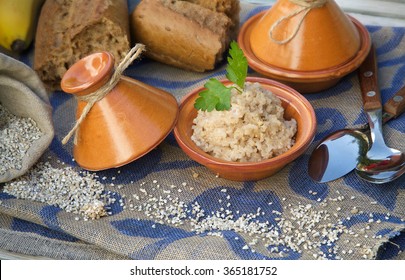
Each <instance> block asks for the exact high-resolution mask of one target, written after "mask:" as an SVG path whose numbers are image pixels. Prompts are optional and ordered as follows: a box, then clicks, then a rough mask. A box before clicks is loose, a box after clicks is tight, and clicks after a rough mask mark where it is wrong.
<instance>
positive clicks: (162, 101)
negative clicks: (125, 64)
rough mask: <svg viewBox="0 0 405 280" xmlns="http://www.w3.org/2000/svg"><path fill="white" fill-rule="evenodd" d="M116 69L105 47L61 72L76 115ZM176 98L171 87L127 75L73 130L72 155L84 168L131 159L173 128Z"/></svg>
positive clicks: (144, 152) (158, 141) (79, 116)
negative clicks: (167, 90) (73, 100)
mask: <svg viewBox="0 0 405 280" xmlns="http://www.w3.org/2000/svg"><path fill="white" fill-rule="evenodd" d="M113 74H114V57H113V56H112V55H111V54H110V53H108V52H100V53H95V54H92V55H89V56H87V57H85V58H83V59H81V60H79V61H78V62H77V63H75V64H74V65H73V66H72V67H71V68H70V69H69V70H68V71H67V72H66V74H65V75H64V77H63V79H62V82H61V87H62V89H63V91H65V92H67V93H71V94H73V95H75V97H76V98H77V100H78V106H77V120H78V121H80V118H81V117H82V115H83V111H84V110H87V109H88V108H86V106H87V105H88V103H89V100H88V99H89V96H90V99H91V98H92V97H91V95H92V94H93V93H94V92H95V91H97V90H101V89H102V88H103V87H105V86H106V84H107V83H109V82H110V81H111V79H112V76H113ZM177 116H178V104H177V101H176V99H175V98H174V97H173V96H172V95H171V94H169V93H167V92H165V91H163V90H160V89H157V88H154V87H152V86H149V85H147V84H144V83H142V82H140V81H137V80H134V79H132V78H129V77H125V76H120V78H119V81H118V82H117V83H116V85H115V86H114V87H113V88H112V89H111V91H109V92H108V93H107V94H105V95H104V96H103V97H102V98H101V100H98V101H96V102H95V103H94V104H93V106H92V107H91V109H90V110H89V111H88V113H87V114H86V115H85V117H84V119H83V120H81V121H80V125H79V126H78V129H77V130H76V135H75V141H74V143H75V144H74V148H73V155H74V158H75V160H76V162H77V163H78V164H79V165H80V166H81V167H83V168H84V169H87V170H92V171H96V170H104V169H109V168H113V167H119V166H122V165H125V164H127V163H129V162H132V161H134V160H136V159H138V158H140V157H142V156H143V155H145V154H147V153H148V152H149V151H151V150H152V149H154V148H155V147H156V146H157V145H159V144H160V143H161V142H162V141H163V140H164V139H165V138H166V136H167V135H168V134H169V133H170V131H171V130H172V129H173V127H174V125H175V123H176V120H177Z"/></svg>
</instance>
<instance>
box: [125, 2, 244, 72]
mask: <svg viewBox="0 0 405 280" xmlns="http://www.w3.org/2000/svg"><path fill="white" fill-rule="evenodd" d="M228 13H229V14H230V15H231V16H232V17H229V16H228V15H227V14H228ZM233 13H237V15H234V14H233ZM130 25H131V28H132V34H133V41H135V42H139V43H143V44H144V45H145V46H146V52H145V54H146V55H147V56H149V57H150V58H152V59H154V60H157V61H159V62H162V63H166V64H169V65H173V66H176V67H179V68H183V69H187V70H193V71H197V72H203V71H206V70H212V69H214V67H215V65H216V64H217V63H218V62H219V61H221V60H222V59H223V54H224V52H225V50H226V49H227V48H228V46H229V43H230V41H231V40H232V39H234V38H235V36H236V33H237V32H236V30H237V28H238V27H239V1H236V0H214V1H205V0H142V1H141V2H140V3H139V4H138V6H137V7H136V8H135V9H134V11H133V12H132V14H131V17H130Z"/></svg>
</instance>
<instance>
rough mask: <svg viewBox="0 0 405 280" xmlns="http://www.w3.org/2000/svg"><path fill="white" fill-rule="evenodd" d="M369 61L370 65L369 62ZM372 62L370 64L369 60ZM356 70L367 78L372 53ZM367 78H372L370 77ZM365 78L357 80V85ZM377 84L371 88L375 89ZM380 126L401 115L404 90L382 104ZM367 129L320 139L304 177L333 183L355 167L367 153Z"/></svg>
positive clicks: (336, 133) (340, 132)
mask: <svg viewBox="0 0 405 280" xmlns="http://www.w3.org/2000/svg"><path fill="white" fill-rule="evenodd" d="M370 60H371V62H370ZM373 60H374V61H373ZM363 64H364V66H363V65H362V66H361V67H360V69H359V73H360V75H362V76H364V75H365V76H368V75H370V73H367V71H368V70H365V69H369V68H368V67H366V65H375V54H374V50H373V49H372V51H371V52H370V55H369V57H367V59H366V61H365V62H364V63H363ZM374 72H376V70H374V71H373V72H372V73H374ZM370 78H376V75H371V77H370ZM363 82H365V79H363V78H360V83H361V84H362V83H363ZM376 84H377V82H375V83H374V84H373V85H374V86H375V85H376ZM384 111H385V113H384V114H383V123H385V122H387V121H389V120H390V119H392V118H395V117H397V116H399V115H400V114H402V113H403V112H404V111H405V87H403V88H402V89H400V90H399V91H398V92H397V93H396V94H395V95H394V96H393V97H392V98H391V99H390V100H389V101H388V102H387V103H386V104H385V105H384ZM368 131H369V126H368V125H364V126H362V127H361V128H358V129H348V128H347V129H342V130H338V131H336V132H334V133H332V134H330V135H328V136H327V137H325V138H324V139H322V140H321V142H320V144H318V146H317V147H316V148H315V149H314V151H313V152H312V154H311V157H310V159H309V163H308V174H309V175H310V177H311V178H312V179H313V180H314V181H316V182H319V183H326V182H329V181H333V180H336V179H338V178H340V177H342V176H344V175H346V174H347V173H349V172H351V171H352V170H353V169H355V168H356V166H357V164H358V162H359V160H360V159H359V157H360V155H364V154H366V153H367V151H368V149H369V139H368V137H367V135H366V133H368Z"/></svg>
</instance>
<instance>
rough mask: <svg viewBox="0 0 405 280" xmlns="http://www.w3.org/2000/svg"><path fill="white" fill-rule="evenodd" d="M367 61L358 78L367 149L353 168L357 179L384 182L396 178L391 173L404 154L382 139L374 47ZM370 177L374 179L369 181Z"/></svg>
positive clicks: (379, 96) (402, 161) (381, 117)
mask: <svg viewBox="0 0 405 280" xmlns="http://www.w3.org/2000/svg"><path fill="white" fill-rule="evenodd" d="M369 56H370V57H371V59H367V60H366V63H365V64H363V65H362V67H361V68H360V69H361V70H362V71H361V72H360V73H359V79H360V80H363V82H362V83H360V86H361V93H362V98H363V107H364V112H365V113H366V115H367V118H368V123H369V125H370V134H371V148H370V150H369V151H368V152H367V153H365V154H362V155H361V156H360V158H359V163H358V164H357V166H356V172H357V174H359V176H360V174H361V175H362V176H360V177H361V178H368V177H370V181H372V182H374V183H377V182H387V181H389V180H392V178H397V177H396V176H395V175H394V174H393V172H394V173H395V171H396V170H399V169H400V168H401V166H403V165H404V154H403V153H402V152H401V151H399V150H396V149H393V148H390V147H388V146H387V145H386V143H385V141H384V136H383V129H382V124H383V121H382V120H383V108H382V104H381V94H380V91H379V89H378V85H377V59H376V54H375V51H374V48H372V51H371V52H370V55H369ZM373 177H374V179H373Z"/></svg>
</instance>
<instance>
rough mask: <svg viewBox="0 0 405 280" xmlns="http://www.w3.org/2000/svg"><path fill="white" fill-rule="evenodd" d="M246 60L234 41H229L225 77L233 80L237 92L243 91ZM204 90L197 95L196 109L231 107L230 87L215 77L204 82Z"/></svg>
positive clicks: (206, 109)
mask: <svg viewBox="0 0 405 280" xmlns="http://www.w3.org/2000/svg"><path fill="white" fill-rule="evenodd" d="M247 70H248V62H247V59H246V57H245V55H244V53H243V51H242V49H241V48H240V47H239V46H238V43H236V42H235V41H233V42H231V44H230V49H229V56H228V66H227V68H226V72H227V73H226V77H227V78H228V80H230V81H231V82H233V83H234V84H235V85H236V86H234V87H233V88H236V89H237V90H238V91H239V92H242V91H243V88H244V86H245V80H246V76H247ZM204 87H205V90H203V91H201V92H200V93H199V97H198V98H197V99H196V101H195V103H194V108H196V109H197V110H202V111H208V112H211V111H212V110H214V109H215V110H217V111H224V110H229V109H230V108H231V91H232V87H226V86H225V85H224V84H222V83H221V82H220V81H218V80H216V79H213V78H211V79H209V80H208V82H206V83H205V84H204Z"/></svg>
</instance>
